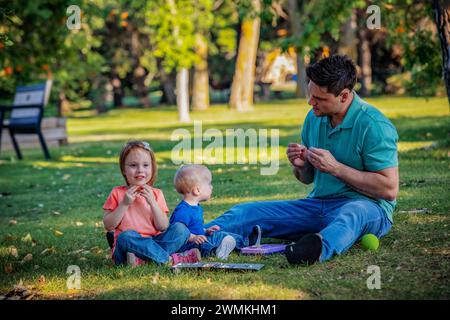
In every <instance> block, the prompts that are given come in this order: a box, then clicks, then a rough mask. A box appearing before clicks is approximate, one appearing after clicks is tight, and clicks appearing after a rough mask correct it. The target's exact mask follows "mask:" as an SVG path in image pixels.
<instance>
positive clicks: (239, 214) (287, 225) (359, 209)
mask: <svg viewBox="0 0 450 320" xmlns="http://www.w3.org/2000/svg"><path fill="white" fill-rule="evenodd" d="M215 224H216V225H218V226H220V228H221V230H223V231H227V232H233V233H237V234H239V235H241V236H243V237H248V236H249V235H250V233H251V232H252V229H253V227H254V226H255V225H259V226H260V227H261V229H262V235H263V237H268V238H279V239H286V240H297V239H299V238H300V237H301V236H302V235H304V234H307V233H320V234H321V235H322V238H323V244H322V255H321V257H320V261H321V262H323V261H326V260H328V259H330V258H331V257H332V256H333V255H335V254H341V253H343V252H345V251H347V250H348V249H349V248H350V247H351V246H352V245H353V244H354V243H355V242H356V241H357V240H358V239H359V238H361V237H362V236H363V235H364V234H367V233H372V234H374V235H376V236H377V237H378V238H380V237H382V236H384V235H385V234H387V233H388V232H389V230H390V229H391V226H392V223H391V222H390V221H389V219H388V218H387V216H386V214H385V213H384V211H383V209H382V208H381V207H380V206H379V205H378V204H376V203H375V202H372V201H369V200H364V199H349V198H336V199H317V198H307V199H300V200H289V201H264V202H250V203H245V204H239V205H236V206H234V207H232V208H231V209H230V210H228V211H227V212H225V213H224V214H223V215H221V216H219V217H218V218H216V219H214V220H213V221H211V222H209V223H207V224H206V225H205V228H208V227H210V226H212V225H215Z"/></svg>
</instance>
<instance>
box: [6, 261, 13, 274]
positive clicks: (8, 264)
mask: <svg viewBox="0 0 450 320" xmlns="http://www.w3.org/2000/svg"><path fill="white" fill-rule="evenodd" d="M13 270H14V269H13V266H12V264H11V263H7V264H5V272H6V273H11V272H13Z"/></svg>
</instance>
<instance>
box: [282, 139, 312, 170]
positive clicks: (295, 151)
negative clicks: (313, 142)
mask: <svg viewBox="0 0 450 320" xmlns="http://www.w3.org/2000/svg"><path fill="white" fill-rule="evenodd" d="M286 154H287V157H288V159H289V162H290V163H291V164H292V165H293V166H294V167H297V168H303V167H304V166H305V165H306V161H307V160H308V159H307V155H308V149H307V148H306V147H305V146H303V145H300V144H298V143H289V145H288V147H287V151H286Z"/></svg>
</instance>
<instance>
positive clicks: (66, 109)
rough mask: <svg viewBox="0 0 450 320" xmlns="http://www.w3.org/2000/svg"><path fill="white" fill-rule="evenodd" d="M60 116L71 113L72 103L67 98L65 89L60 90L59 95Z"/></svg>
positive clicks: (58, 108)
mask: <svg viewBox="0 0 450 320" xmlns="http://www.w3.org/2000/svg"><path fill="white" fill-rule="evenodd" d="M57 110H58V117H63V116H65V115H67V114H69V113H70V111H71V110H70V103H69V100H67V97H66V94H65V93H64V91H62V90H61V91H60V92H59V95H58V107H57Z"/></svg>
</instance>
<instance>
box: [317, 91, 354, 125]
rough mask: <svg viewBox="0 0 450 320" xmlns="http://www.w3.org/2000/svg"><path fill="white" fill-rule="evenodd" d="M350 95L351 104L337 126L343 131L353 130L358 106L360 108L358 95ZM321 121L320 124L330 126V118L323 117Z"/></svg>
mask: <svg viewBox="0 0 450 320" xmlns="http://www.w3.org/2000/svg"><path fill="white" fill-rule="evenodd" d="M352 93H353V100H352V103H351V104H350V106H349V107H348V109H347V113H346V114H345V116H344V120H342V122H341V123H340V124H339V125H338V127H339V128H343V129H350V128H353V124H354V122H355V118H356V116H357V114H358V111H359V109H360V106H361V98H360V97H359V96H358V94H357V93H356V92H355V91H352ZM321 120H322V123H328V124H330V125H331V123H330V117H328V116H325V117H322V119H321Z"/></svg>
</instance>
